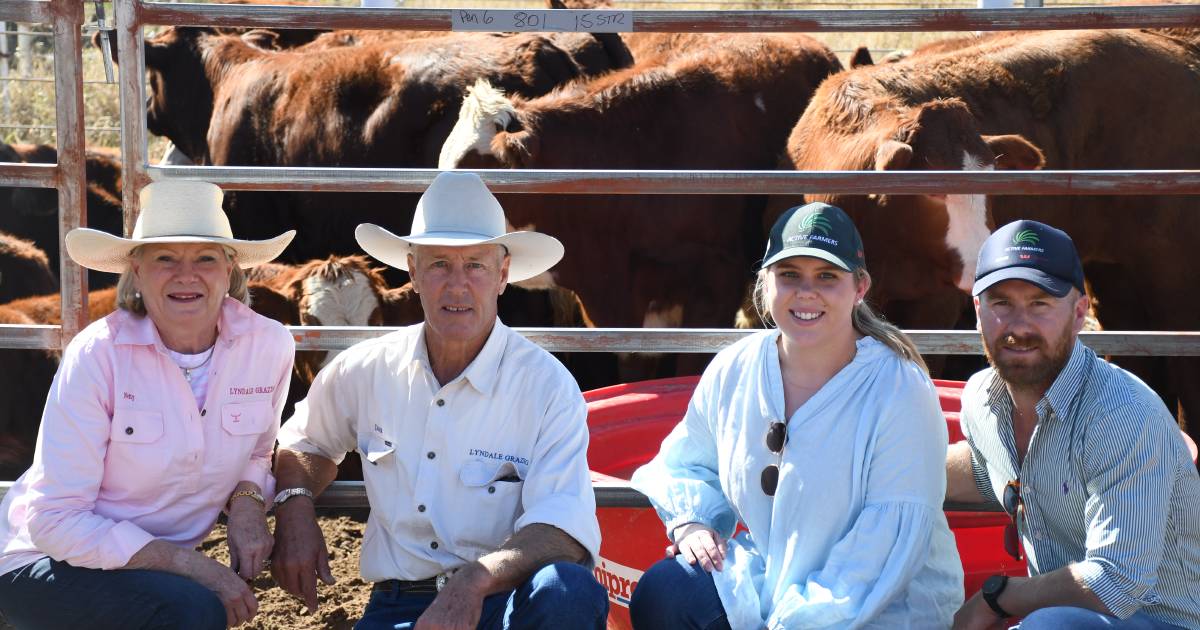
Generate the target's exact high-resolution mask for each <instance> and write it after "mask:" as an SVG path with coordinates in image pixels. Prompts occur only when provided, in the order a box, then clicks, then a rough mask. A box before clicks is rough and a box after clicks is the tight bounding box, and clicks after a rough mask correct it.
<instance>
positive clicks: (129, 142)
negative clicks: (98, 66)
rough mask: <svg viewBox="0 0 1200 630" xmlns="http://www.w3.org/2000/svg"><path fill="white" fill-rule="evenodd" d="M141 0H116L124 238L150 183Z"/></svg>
mask: <svg viewBox="0 0 1200 630" xmlns="http://www.w3.org/2000/svg"><path fill="white" fill-rule="evenodd" d="M140 10H141V2H140V0H114V2H113V13H114V14H115V16H116V21H117V30H116V38H117V68H118V75H117V89H118V91H119V92H120V95H121V166H122V171H121V173H122V180H123V181H122V185H121V195H122V205H123V206H124V209H125V235H126V236H128V235H130V234H132V233H133V224H134V223H135V222H136V221H137V217H138V212H140V208H139V207H138V193H139V192H140V191H141V190H142V188H143V187H144V186H145V185H146V184H148V183H149V182H150V176H149V174H147V172H146V152H147V150H148V149H147V147H146V114H145V111H144V108H145V104H146V79H145V76H146V64H145V61H144V59H143V57H142V46H143V42H144V36H143V33H142V27H141V24H140V23H139V21H138V17H139V13H140Z"/></svg>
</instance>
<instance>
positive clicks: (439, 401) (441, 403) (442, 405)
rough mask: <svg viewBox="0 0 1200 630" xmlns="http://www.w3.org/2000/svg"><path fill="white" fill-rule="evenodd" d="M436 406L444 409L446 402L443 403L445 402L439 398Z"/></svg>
mask: <svg viewBox="0 0 1200 630" xmlns="http://www.w3.org/2000/svg"><path fill="white" fill-rule="evenodd" d="M438 406H439V407H445V406H446V401H445V400H443V399H441V398H439V399H438Z"/></svg>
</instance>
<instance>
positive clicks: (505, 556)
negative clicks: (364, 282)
mask: <svg viewBox="0 0 1200 630" xmlns="http://www.w3.org/2000/svg"><path fill="white" fill-rule="evenodd" d="M355 235H356V237H357V239H358V242H359V244H360V245H361V246H362V248H363V249H364V250H365V251H366V252H367V253H369V254H371V255H372V256H374V257H375V258H378V259H379V260H382V261H383V262H385V263H387V264H389V265H391V266H393V267H397V268H399V269H404V270H407V271H408V272H409V273H410V275H411V277H412V282H413V286H414V288H415V289H416V290H417V292H418V294H419V295H420V297H421V307H422V309H423V310H424V314H425V321H424V323H421V324H417V325H414V326H409V327H407V328H403V329H401V330H399V331H397V332H394V333H391V334H389V335H386V336H384V337H381V338H378V339H374V340H371V341H366V342H363V343H360V344H358V345H356V346H354V347H352V348H350V349H349V350H347V351H345V352H343V353H341V354H340V355H338V356H337V358H336V359H334V361H333V362H331V363H330V364H329V365H328V366H326V367H325V368H324V369H323V370H321V372H320V374H318V375H317V377H316V379H315V380H314V382H313V385H312V389H310V390H309V394H308V398H307V399H306V400H305V401H303V402H301V403H299V404H298V405H297V406H296V414H295V415H294V416H293V417H292V419H291V420H290V421H288V423H287V424H286V425H285V426H284V428H283V429H282V431H281V432H280V449H279V452H278V455H277V459H276V466H275V471H276V476H277V478H278V479H279V488H281V491H280V492H279V494H278V496H277V497H276V499H275V500H276V506H277V507H276V514H277V522H276V530H275V540H276V545H275V553H274V563H273V568H272V571H273V572H274V574H275V578H276V580H277V581H278V582H279V584H280V585H281V586H282V587H283V588H284V590H286V591H288V592H290V593H292V594H294V595H297V596H300V597H303V598H304V600H305V601H306V603H307V604H308V606H309V608H310V610H311V609H315V608H316V604H317V593H316V580H317V578H318V577H320V578H321V579H322V580H324V581H326V582H327V583H328V582H331V581H332V576H331V575H330V573H329V567H328V559H327V558H328V556H327V552H326V549H325V543H324V540H323V539H322V537H321V532H320V530H319V529H318V528H317V526H316V523H315V520H314V513H313V504H312V497H313V496H314V495H315V494H318V493H319V492H320V491H321V490H322V489H324V488H325V487H326V486H327V485H328V484H329V482H330V481H332V480H333V478H334V476H335V474H336V472H337V468H336V465H337V463H338V462H340V461H341V460H342V457H343V456H344V455H345V454H346V453H347V452H349V451H351V450H356V451H358V453H359V455H360V456H361V457H362V459H363V461H364V462H365V463H366V465H364V466H363V477H364V479H365V481H366V486H367V497H368V499H369V501H370V504H371V516H370V519H369V520H368V522H367V532H366V536H365V539H364V541H363V549H362V558H361V560H360V569H361V572H362V576H363V579H364V580H366V581H369V582H373V583H374V587H373V590H372V594H371V599H370V602H369V604H368V605H367V609H366V612H365V613H364V616H363V618H362V620H360V621H359V623H358V625H357V626H355V627H356V628H357V629H358V630H369V629H373V628H402V627H410V626H408V625H406V624H411V623H415V624H416V627H417V628H476V627H479V628H509V627H513V628H516V627H520V628H528V627H541V628H603V627H604V625H605V620H606V617H607V610H608V600H607V597H606V593H605V591H604V590H603V589H602V588H601V587H600V585H599V584H598V583H597V582H596V580H595V578H594V577H593V575H592V573H591V571H590V569H588V568H587V566H586V565H589V564H593V563H594V560H595V558H596V555H597V553H598V552H599V547H600V530H599V526H598V525H597V522H596V505H595V496H594V494H593V493H592V488H591V481H590V475H589V472H588V466H587V460H586V453H587V443H588V431H587V424H586V408H585V405H584V401H583V398H582V396H581V395H580V393H579V388H578V387H577V386H576V384H575V381H574V380H573V379H572V377H571V375H570V374H569V373H568V372H567V371H566V369H565V368H563V366H562V365H561V364H560V363H559V362H558V361H557V360H555V359H554V358H553V357H552V356H551V355H550V354H549V353H547V352H546V351H544V350H542V349H541V348H539V347H537V346H535V345H534V344H532V343H531V342H529V341H528V340H526V339H525V338H523V337H522V336H520V335H518V334H517V333H515V332H513V331H512V330H511V329H509V328H508V327H507V326H505V325H504V324H503V323H502V322H500V321H499V320H498V319H497V318H496V300H497V297H498V296H499V295H500V294H501V293H502V292H503V291H504V287H505V284H506V283H507V282H509V281H517V280H522V279H525V278H530V277H532V276H535V275H537V274H539V273H541V272H543V271H545V270H547V269H549V268H550V267H551V266H553V265H554V264H555V263H556V262H558V260H559V259H560V258H562V255H563V247H562V244H561V243H559V242H558V241H557V240H556V239H554V238H552V237H550V236H547V235H544V234H539V233H536V232H512V233H507V234H506V233H505V220H504V211H503V209H501V207H500V204H499V202H497V201H496V198H495V197H494V196H492V194H491V193H490V192H489V191H488V189H487V188H486V187H485V186H484V184H483V182H482V181H481V180H480V179H479V177H477V176H475V175H473V174H466V173H442V174H440V175H439V176H438V177H437V178H436V179H435V180H434V181H433V183H432V184H431V185H430V187H429V189H428V190H426V191H425V194H424V195H423V196H422V197H421V200H420V202H419V203H418V204H417V210H416V216H415V217H414V219H413V225H412V234H410V235H409V236H405V237H400V236H396V235H394V234H392V233H390V232H388V231H387V230H384V229H383V228H380V227H378V226H375V225H370V224H364V225H360V226H359V227H358V230H357V231H356V233H355Z"/></svg>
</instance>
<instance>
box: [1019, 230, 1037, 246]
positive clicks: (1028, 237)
mask: <svg viewBox="0 0 1200 630" xmlns="http://www.w3.org/2000/svg"><path fill="white" fill-rule="evenodd" d="M1041 240H1042V239H1041V238H1039V237H1038V234H1037V232H1034V231H1033V230H1021V231H1020V232H1017V233H1016V234H1014V235H1013V238H1012V244H1013V245H1037V244H1038V242H1039V241H1041Z"/></svg>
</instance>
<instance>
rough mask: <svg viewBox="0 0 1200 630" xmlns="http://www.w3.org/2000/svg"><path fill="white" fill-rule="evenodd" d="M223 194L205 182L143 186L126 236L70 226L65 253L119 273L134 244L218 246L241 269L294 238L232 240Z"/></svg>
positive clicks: (269, 256)
mask: <svg viewBox="0 0 1200 630" xmlns="http://www.w3.org/2000/svg"><path fill="white" fill-rule="evenodd" d="M224 196H225V193H224V192H222V191H221V189H220V187H218V186H217V185H215V184H210V183H208V182H196V181H165V182H154V183H152V184H148V185H147V186H146V187H145V188H143V189H142V192H141V195H140V196H139V198H140V199H141V205H142V213H141V214H140V215H138V219H137V223H135V224H134V226H133V236H132V237H130V238H121V237H119V236H114V235H112V234H109V233H108V232H101V231H100V230H93V229H89V228H75V229H74V230H71V231H70V232H67V238H66V242H67V254H68V255H69V256H70V257H71V260H74V261H75V262H77V263H79V264H80V265H83V266H84V267H87V268H88V269H95V270H96V271H109V272H112V273H121V272H123V271H125V268H126V266H127V265H128V264H129V254H130V252H132V251H133V250H134V248H136V247H138V246H139V245H147V244H150V243H219V244H221V245H223V246H225V247H227V248H229V249H231V250H233V251H234V254H235V256H236V257H237V263H238V266H239V267H241V268H243V269H247V268H250V267H254V266H256V265H261V264H263V263H265V262H269V261H271V260H273V259H275V258H276V257H277V256H279V254H280V253H282V252H283V249H284V248H285V247H287V246H288V243H290V242H292V237H294V236H296V230H288V231H286V232H284V233H283V234H280V235H279V236H276V237H275V238H272V239H268V240H265V241H243V240H239V239H235V238H233V230H231V229H230V228H229V217H227V216H225V212H224V211H223V210H221V199H222V198H223V197H224Z"/></svg>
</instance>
